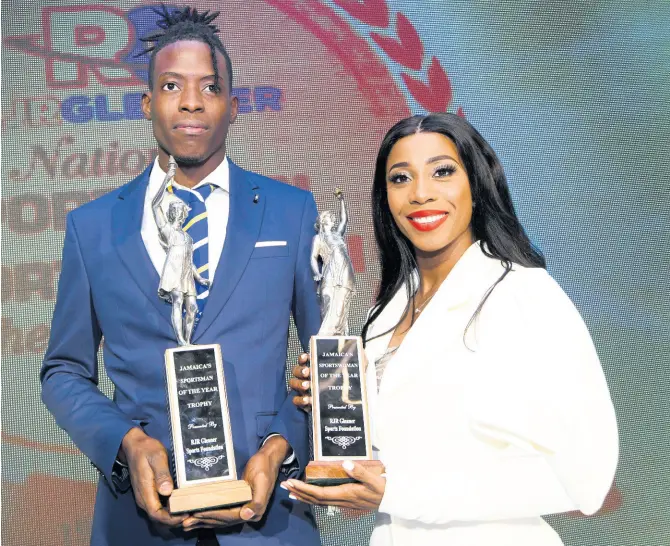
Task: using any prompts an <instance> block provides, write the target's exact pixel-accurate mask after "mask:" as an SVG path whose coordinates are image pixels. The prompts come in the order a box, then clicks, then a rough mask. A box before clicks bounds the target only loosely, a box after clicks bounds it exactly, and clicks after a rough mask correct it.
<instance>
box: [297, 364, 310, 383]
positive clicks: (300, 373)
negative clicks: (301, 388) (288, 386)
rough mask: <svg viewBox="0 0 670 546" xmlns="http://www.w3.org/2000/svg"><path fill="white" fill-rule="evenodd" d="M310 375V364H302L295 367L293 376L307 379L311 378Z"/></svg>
mask: <svg viewBox="0 0 670 546" xmlns="http://www.w3.org/2000/svg"><path fill="white" fill-rule="evenodd" d="M309 375H310V374H309V366H305V365H304V364H302V365H298V366H294V367H293V377H295V378H296V379H301V380H302V381H304V380H305V379H309Z"/></svg>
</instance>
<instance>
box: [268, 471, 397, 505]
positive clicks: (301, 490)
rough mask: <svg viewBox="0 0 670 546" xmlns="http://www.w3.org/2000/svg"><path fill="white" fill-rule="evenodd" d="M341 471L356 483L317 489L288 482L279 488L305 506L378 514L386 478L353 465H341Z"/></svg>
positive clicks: (295, 481) (297, 481) (293, 481)
mask: <svg viewBox="0 0 670 546" xmlns="http://www.w3.org/2000/svg"><path fill="white" fill-rule="evenodd" d="M342 468H344V470H345V471H346V473H347V474H348V475H349V476H351V477H352V478H354V479H355V480H358V482H359V483H347V484H344V485H335V486H332V487H318V486H316V485H308V484H306V483H304V482H301V481H300V480H293V479H291V480H287V481H285V482H282V484H281V487H283V488H284V489H286V490H287V491H289V493H290V494H291V498H294V499H296V500H300V501H303V502H306V503H307V504H316V505H323V506H341V507H342V508H348V509H351V510H363V511H369V510H377V509H378V508H379V505H380V504H381V502H382V498H383V497H384V490H385V489H386V478H384V477H383V476H382V475H380V474H376V473H375V472H372V471H370V470H368V469H367V468H365V467H364V466H362V465H358V464H356V463H354V462H352V461H344V462H343V463H342Z"/></svg>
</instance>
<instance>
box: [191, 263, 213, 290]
mask: <svg viewBox="0 0 670 546" xmlns="http://www.w3.org/2000/svg"><path fill="white" fill-rule="evenodd" d="M193 277H194V278H195V280H196V282H197V283H198V284H202V285H203V286H206V287H207V288H209V287H210V286H212V281H210V280H209V279H205V277H203V276H202V275H200V272H199V271H198V269H197V268H196V267H195V265H194V266H193Z"/></svg>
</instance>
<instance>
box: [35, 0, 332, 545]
mask: <svg viewBox="0 0 670 546" xmlns="http://www.w3.org/2000/svg"><path fill="white" fill-rule="evenodd" d="M164 15H165V20H164V22H163V23H164V24H163V26H162V28H163V32H162V33H160V34H156V35H154V36H152V37H151V40H152V41H153V42H154V46H153V48H152V49H150V51H151V63H150V65H149V90H148V91H147V92H146V93H145V95H144V97H143V103H142V104H143V110H144V113H145V116H146V117H147V118H148V119H150V120H151V122H152V126H153V132H154V136H155V138H156V140H157V142H158V146H159V153H158V158H157V160H156V162H155V163H154V164H153V165H152V166H150V167H149V168H148V169H147V170H146V171H145V172H144V173H142V174H141V175H140V176H138V177H137V178H136V179H135V180H133V181H132V182H130V183H128V184H126V185H124V186H122V187H121V188H119V189H117V190H115V191H113V192H111V193H109V194H107V195H105V196H103V197H101V198H99V199H97V200H95V201H92V202H91V203H88V204H86V205H84V206H82V207H80V208H78V209H77V210H75V211H73V212H72V213H71V214H70V215H69V216H68V220H67V229H66V235H65V244H64V249H63V266H62V272H61V277H60V283H59V289H58V299H57V302H56V309H55V312H54V317H53V322H52V329H51V340H50V343H49V347H48V350H47V354H46V356H45V359H44V364H43V367H42V371H41V375H40V377H41V381H42V398H43V400H44V403H45V404H46V405H47V407H48V408H49V410H50V411H51V412H52V413H53V415H54V417H55V418H56V421H57V423H58V424H59V426H61V427H62V428H63V429H65V430H66V431H67V432H68V434H69V435H70V436H71V438H72V440H73V441H74V442H75V444H76V445H77V446H78V447H79V448H80V449H81V450H82V452H83V453H84V454H86V455H87V456H88V457H89V459H90V460H91V462H92V463H93V465H94V466H95V467H96V468H98V470H99V471H100V473H101V478H100V482H99V485H98V491H97V498H96V506H95V515H94V519H93V530H92V538H91V544H93V545H94V546H117V545H118V546H132V545H135V544H137V545H142V546H152V545H156V546H158V545H165V544H170V545H177V544H179V545H182V544H196V543H197V544H199V545H206V544H207V545H214V544H217V543H220V544H221V545H222V546H227V545H231V546H234V545H236V544H245V545H247V544H257V543H258V544H263V545H266V544H267V545H271V544H300V545H310V544H315V545H316V544H319V539H318V533H317V531H316V528H315V525H314V520H313V517H312V515H311V513H310V511H309V508H308V507H307V506H306V505H304V504H302V503H298V502H294V501H293V500H291V499H289V498H288V493H287V492H286V491H285V490H283V489H281V488H279V487H278V483H279V481H278V476H279V473H280V472H281V473H284V474H291V475H295V474H298V473H302V470H303V468H304V466H305V465H306V463H307V460H308V440H307V423H306V418H305V416H304V414H303V412H301V411H300V410H299V409H297V408H296V407H295V406H294V405H293V403H292V401H291V396H288V397H287V393H286V387H285V379H284V378H285V375H284V363H285V359H286V347H287V338H288V330H289V318H290V315H291V314H293V317H294V320H295V323H296V326H297V329H298V333H299V335H300V339H301V342H302V344H303V346H304V347H305V346H307V343H308V340H309V337H310V335H313V334H315V333H316V332H317V330H318V327H319V320H320V319H319V309H318V305H317V299H316V293H315V285H314V281H313V279H312V275H311V270H310V265H309V257H310V245H311V240H312V236H313V234H314V227H313V226H314V221H315V219H316V215H317V213H316V205H315V203H314V199H313V197H312V195H311V194H310V193H309V192H305V191H302V190H299V189H296V188H293V187H291V186H287V185H284V184H281V183H280V182H277V181H274V180H271V179H269V178H266V177H263V176H260V175H257V174H254V173H251V172H248V171H245V170H243V169H241V168H240V167H238V166H236V165H235V164H234V163H233V162H232V161H230V160H229V159H228V158H227V157H226V136H227V133H228V127H229V124H230V123H233V122H234V121H235V117H236V115H237V108H238V103H237V99H236V98H235V97H233V96H232V95H231V87H232V68H231V63H230V59H229V57H228V55H227V53H226V52H225V49H224V47H223V45H222V44H221V42H220V41H219V40H218V38H217V37H216V35H215V32H216V28H215V27H214V26H213V25H212V24H211V21H212V19H213V18H214V17H215V16H216V15H215V14H214V15H209V14H207V13H205V14H198V13H197V12H195V10H191V9H189V8H186V9H184V10H182V11H181V12H171V13H168V12H167V10H166V11H165V14H164ZM170 155H172V156H174V157H175V159H176V161H177V165H178V169H177V172H176V176H175V183H176V186H177V188H180V189H181V191H186V192H188V191H191V192H198V191H199V190H200V189H201V188H203V187H204V186H207V187H208V188H209V189H208V195H207V197H206V198H202V199H201V201H203V203H204V205H205V207H206V214H205V215H204V216H203V215H200V216H201V217H200V220H202V219H203V218H204V219H206V220H207V224H208V225H207V228H208V236H207V237H205V238H204V239H202V240H201V241H196V242H195V244H194V247H198V248H201V249H205V248H206V249H207V251H208V260H209V261H208V264H206V265H205V266H203V267H202V270H203V271H205V272H206V274H207V275H208V279H209V284H211V286H210V287H209V290H205V291H204V292H202V293H199V294H198V299H199V300H202V301H200V302H199V305H200V304H203V303H204V305H203V306H202V315H201V316H200V318H199V322H198V323H197V325H196V327H195V331H194V333H193V343H196V344H208V343H218V344H220V345H221V347H222V351H223V359H224V371H225V381H226V391H227V395H228V404H229V409H230V419H231V427H232V435H233V444H234V447H235V460H236V462H237V465H238V471H241V469H244V470H243V473H242V478H243V479H245V480H246V481H247V482H248V483H249V484H250V486H251V489H252V494H253V499H252V500H251V502H249V503H248V504H246V505H244V506H242V507H237V508H232V509H222V510H212V511H206V512H201V513H195V514H186V515H179V516H173V515H171V514H170V513H169V512H168V510H167V509H166V507H165V500H166V497H168V496H169V495H170V494H171V492H172V490H173V487H174V485H173V480H172V476H171V474H170V466H171V465H170V462H169V461H170V458H171V453H169V451H168V449H166V446H168V448H169V447H170V446H171V440H170V431H169V417H168V412H167V409H166V388H165V371H164V353H165V350H166V349H168V348H171V347H176V345H177V342H176V337H175V332H174V330H173V327H172V323H171V306H170V304H169V303H167V302H165V301H163V300H161V299H160V298H159V297H158V293H157V292H158V286H159V282H160V273H161V271H162V268H163V265H164V262H165V250H164V249H163V248H162V247H161V245H160V242H159V237H158V228H157V226H156V224H155V221H154V218H153V215H152V211H151V201H152V198H153V197H154V195H155V194H156V192H157V190H158V189H159V188H160V186H161V183H162V181H163V180H164V177H165V172H166V171H167V164H168V158H169V156H170ZM175 191H176V190H175ZM193 221H198V220H196V219H194V220H193ZM201 227H202V225H201ZM185 229H186V226H185ZM203 275H205V273H203ZM103 337H104V344H103V347H104V361H105V366H106V371H107V374H108V376H109V378H110V379H111V381H112V382H113V383H114V386H115V390H114V398H113V400H110V399H108V398H107V397H105V396H104V395H103V394H102V393H101V392H100V391H99V389H98V387H97V383H98V363H97V359H96V354H97V351H98V348H99V346H100V343H101V340H102V338H103ZM131 485H132V487H130V486H131ZM217 540H218V542H217Z"/></svg>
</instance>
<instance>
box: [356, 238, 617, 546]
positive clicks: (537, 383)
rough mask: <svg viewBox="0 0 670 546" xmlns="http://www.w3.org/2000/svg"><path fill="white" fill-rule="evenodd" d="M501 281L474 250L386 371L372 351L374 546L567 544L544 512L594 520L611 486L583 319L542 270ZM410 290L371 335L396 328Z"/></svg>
mask: <svg viewBox="0 0 670 546" xmlns="http://www.w3.org/2000/svg"><path fill="white" fill-rule="evenodd" d="M503 272H504V269H503V266H502V265H501V263H500V261H499V260H495V259H491V258H489V257H487V256H486V255H484V253H483V252H482V250H481V248H480V245H479V243H475V244H473V245H472V246H471V247H470V248H469V249H468V250H467V251H466V253H465V254H464V255H463V257H462V258H461V259H460V260H459V262H458V263H457V264H456V266H455V267H454V269H453V270H452V271H451V273H450V274H449V276H448V277H447V278H446V280H445V281H444V282H443V283H442V286H441V287H440V288H439V290H438V291H437V293H436V294H435V296H434V297H433V299H432V301H431V302H430V303H429V304H428V305H427V306H426V307H425V309H424V310H423V312H422V313H421V314H420V315H419V316H418V319H417V321H416V322H415V324H414V326H413V327H412V329H411V330H410V331H409V332H408V334H407V335H406V337H405V339H404V340H403V343H402V345H401V346H400V348H399V349H398V351H397V352H396V354H395V355H394V356H393V358H392V359H391V360H390V362H389V363H388V364H387V366H386V369H385V371H384V376H383V378H382V380H381V385H380V388H379V393H377V392H376V389H375V388H374V387H375V385H376V380H375V370H374V362H375V360H376V359H377V358H378V357H379V356H380V355H381V354H382V353H383V352H384V351H385V350H386V348H387V346H388V343H389V340H390V338H391V333H390V332H389V333H388V334H386V335H384V336H382V337H379V338H377V339H374V340H371V341H370V342H368V344H367V347H366V355H367V358H368V362H369V367H368V371H367V381H368V385H369V386H370V387H369V389H368V390H369V391H370V393H369V397H370V399H369V404H370V411H371V415H372V425H373V427H372V428H373V443H374V445H375V447H376V448H377V449H378V450H379V458H380V459H381V460H382V461H383V463H384V465H385V466H386V475H387V480H386V491H385V493H384V498H383V500H382V503H381V506H380V507H379V514H378V517H377V523H376V525H375V530H374V532H373V535H372V539H371V545H372V546H390V545H393V546H410V545H411V546H413V545H421V546H429V545H433V544H435V545H438V544H439V545H441V546H442V545H445V546H489V545H491V546H494V545H495V546H558V545H561V544H562V541H561V539H560V538H559V537H558V535H557V534H556V533H555V531H554V530H553V529H552V528H551V527H550V526H549V525H548V524H547V523H545V522H544V520H542V518H541V517H540V516H541V515H543V514H552V513H557V512H566V511H571V510H581V511H582V512H583V513H585V514H593V513H594V512H596V511H597V510H598V509H599V508H600V506H601V505H602V503H603V500H604V499H605V496H606V494H607V492H608V491H609V489H610V486H611V484H612V481H613V478H614V472H615V470H616V466H617V459H618V434H617V426H616V417H615V414H614V408H613V406H612V401H611V398H610V395H609V391H608V388H607V383H606V381H605V377H604V375H603V372H602V369H601V366H600V362H599V360H598V355H597V354H596V351H595V348H594V346H593V343H592V341H591V337H590V335H589V332H588V330H587V328H586V326H585V324H584V322H583V321H582V318H581V316H580V315H579V312H578V311H577V309H576V308H575V307H574V305H573V304H572V302H571V301H570V299H569V298H568V296H567V295H566V294H565V293H564V292H563V290H562V289H561V288H560V286H559V285H558V284H557V283H556V281H554V280H553V279H552V278H551V277H550V276H549V274H548V273H547V272H546V271H545V270H544V269H539V268H525V267H521V266H517V265H515V266H514V267H513V270H512V271H511V272H510V273H509V274H508V275H507V276H506V277H505V279H504V280H503V281H502V282H501V283H500V284H499V285H498V286H497V287H496V288H495V289H494V290H493V292H492V293H491V295H490V297H489V298H488V300H487V301H486V303H485V304H484V306H483V308H482V310H481V313H480V315H479V317H478V319H477V320H476V321H475V322H474V323H473V324H472V325H471V327H470V328H469V330H468V332H467V335H466V336H465V337H464V333H465V329H466V325H467V324H468V321H469V320H470V318H471V317H472V316H473V313H474V311H475V309H476V308H477V306H478V304H479V303H480V301H481V300H482V298H483V297H484V294H485V293H486V291H487V290H488V289H489V288H490V287H491V286H492V285H493V284H494V283H495V281H496V280H497V279H498V278H499V277H500V276H501V275H502V273H503ZM406 303H407V296H406V292H405V288H404V287H402V288H401V289H400V290H399V291H398V293H397V294H396V295H395V296H394V298H393V299H392V301H391V302H390V303H389V304H388V306H387V307H386V309H384V311H383V312H382V314H381V315H380V316H379V317H378V318H377V320H375V322H374V323H373V324H372V325H371V327H370V329H369V333H368V339H370V338H371V337H372V336H374V335H376V334H378V333H382V332H385V331H386V330H388V329H389V328H392V327H393V326H394V325H395V324H396V323H397V322H398V320H399V319H400V317H401V314H402V312H403V310H404V308H405V305H406Z"/></svg>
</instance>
